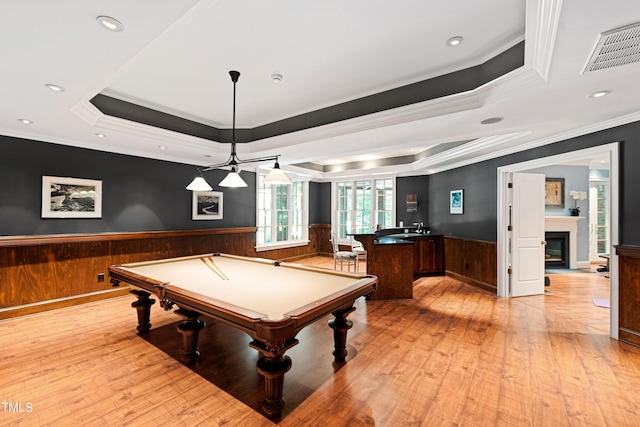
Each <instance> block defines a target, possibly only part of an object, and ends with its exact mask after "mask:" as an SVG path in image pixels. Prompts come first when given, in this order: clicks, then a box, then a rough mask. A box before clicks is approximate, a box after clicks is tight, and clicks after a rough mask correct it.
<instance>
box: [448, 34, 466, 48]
mask: <svg viewBox="0 0 640 427" xmlns="http://www.w3.org/2000/svg"><path fill="white" fill-rule="evenodd" d="M462 40H464V38H462V37H460V36H455V37H451V38H450V39H449V40H447V46H458V45H459V44H460V43H462Z"/></svg>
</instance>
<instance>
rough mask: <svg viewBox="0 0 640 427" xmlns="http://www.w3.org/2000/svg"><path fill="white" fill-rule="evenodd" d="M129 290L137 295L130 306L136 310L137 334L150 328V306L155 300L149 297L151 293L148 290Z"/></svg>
mask: <svg viewBox="0 0 640 427" xmlns="http://www.w3.org/2000/svg"><path fill="white" fill-rule="evenodd" d="M129 292H130V293H132V294H133V295H135V296H136V297H138V300H137V301H134V302H132V303H131V307H133V308H135V309H136V311H137V312H138V327H137V328H136V329H138V333H139V334H146V333H147V332H149V329H151V322H149V319H150V317H151V306H152V305H153V304H155V303H156V300H154V299H151V298H149V296H150V295H151V294H150V293H149V292H145V291H140V290H137V289H132V290H131V291H129Z"/></svg>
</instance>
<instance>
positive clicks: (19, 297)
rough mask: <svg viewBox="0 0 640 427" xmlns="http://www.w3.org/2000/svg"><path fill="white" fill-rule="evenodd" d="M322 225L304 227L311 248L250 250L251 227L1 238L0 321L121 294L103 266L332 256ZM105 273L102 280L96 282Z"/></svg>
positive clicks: (123, 290) (252, 231)
mask: <svg viewBox="0 0 640 427" xmlns="http://www.w3.org/2000/svg"><path fill="white" fill-rule="evenodd" d="M329 230H330V227H329V226H328V225H327V226H324V225H322V226H312V227H310V229H309V240H310V244H309V245H305V246H299V247H295V248H285V249H277V250H270V251H263V252H256V250H255V231H256V229H255V228H254V227H246V228H230V229H214V230H186V231H166V232H140V233H100V234H78V235H58V236H28V237H6V238H4V237H3V238H0V262H1V264H0V319H4V318H9V317H15V316H21V315H24V314H30V313H34V312H38V311H46V310H50V309H54V308H60V307H66V306H71V305H75V304H80V303H84V302H88V301H94V300H98V299H104V298H109V297H112V296H118V295H122V294H124V293H126V292H127V289H124V288H127V287H123V289H118V288H114V287H113V285H112V284H111V283H110V280H109V277H108V271H107V269H108V267H109V266H110V265H114V264H125V263H128V262H137V261H147V260H154V259H164V258H172V257H180V256H187V255H197V254H204V253H211V252H224V253H229V254H234V255H245V256H259V257H262V258H269V259H287V260H295V259H297V258H302V257H306V256H310V255H314V254H316V253H317V252H318V250H317V249H316V248H321V250H323V251H327V250H328V252H329V253H331V250H330V249H327V248H330V246H331V244H330V242H329V243H328V244H327V242H328V241H329ZM98 274H104V281H102V282H99V281H98Z"/></svg>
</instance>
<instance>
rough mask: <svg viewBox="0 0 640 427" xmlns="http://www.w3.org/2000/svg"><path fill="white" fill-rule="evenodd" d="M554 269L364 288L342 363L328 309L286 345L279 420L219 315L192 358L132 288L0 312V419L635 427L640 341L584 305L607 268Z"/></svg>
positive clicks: (170, 325)
mask: <svg viewBox="0 0 640 427" xmlns="http://www.w3.org/2000/svg"><path fill="white" fill-rule="evenodd" d="M305 263H307V264H311V265H319V266H328V267H332V265H333V261H332V260H331V259H326V258H314V259H309V260H307V261H305ZM551 280H552V286H551V287H549V288H548V289H549V291H550V292H548V293H546V294H545V295H543V296H535V297H526V298H512V299H500V298H497V297H496V296H495V295H492V294H490V293H488V292H485V291H482V290H478V289H476V288H473V287H471V286H469V285H466V284H463V283H460V282H457V281H455V280H452V279H449V278H445V277H433V278H422V279H420V280H417V281H416V282H415V285H414V298H413V299H412V300H403V301H370V302H365V301H364V300H362V299H360V300H358V301H357V310H356V311H355V312H354V313H352V314H351V315H350V317H349V318H350V319H351V320H353V321H354V327H353V329H351V330H350V331H349V335H348V343H347V344H348V347H347V348H348V350H349V356H348V359H347V363H346V364H344V365H343V366H341V367H334V366H333V364H332V360H333V356H332V355H331V351H332V343H333V338H332V331H331V330H330V328H328V326H327V325H326V321H325V320H322V321H319V322H316V323H315V324H313V325H311V326H309V327H307V328H306V329H305V330H303V331H302V333H301V334H300V335H299V338H300V344H299V345H298V346H296V347H294V348H293V349H291V350H290V351H289V352H288V353H287V354H289V355H290V356H291V358H292V360H293V368H292V369H291V371H290V372H289V373H287V375H286V376H285V396H284V397H285V400H286V405H287V406H286V409H285V413H284V415H283V418H282V419H280V420H277V423H274V422H272V421H270V420H268V419H266V418H265V417H264V416H262V415H261V414H260V413H259V412H258V411H257V410H256V408H258V407H259V405H260V402H259V399H260V396H261V395H262V392H263V390H262V383H261V379H260V377H259V375H258V374H257V373H256V372H255V362H256V360H257V352H256V351H255V350H252V349H250V348H249V347H248V345H247V343H248V341H249V339H248V337H246V336H245V334H242V333H235V330H233V329H232V328H229V327H226V326H225V325H222V324H217V323H215V322H213V321H210V320H209V321H208V325H207V327H206V328H205V329H204V330H203V331H202V336H201V346H200V349H201V352H202V355H201V357H200V361H199V362H198V364H197V365H196V366H195V367H193V368H190V367H186V366H184V365H182V364H181V363H179V362H178V361H177V360H176V359H175V355H176V354H177V351H178V349H179V347H180V345H181V340H180V336H179V335H178V333H177V332H176V331H175V324H176V321H177V320H178V318H177V316H175V315H174V314H173V313H172V312H164V311H162V309H161V308H160V307H158V304H156V305H154V306H153V309H152V323H153V329H152V332H151V334H150V335H149V337H147V338H143V337H140V336H138V335H137V334H136V333H135V326H136V319H135V312H134V310H133V309H132V308H131V307H130V304H131V302H132V301H133V300H134V298H133V297H128V296H127V297H120V298H115V299H113V300H108V301H103V302H96V303H91V304H86V305H83V306H78V307H72V308H67V309H61V310H57V311H53V312H48V313H42V314H37V315H32V316H27V317H23V318H18V319H12V320H7V321H3V322H0V346H1V349H2V350H1V353H0V372H2V375H1V376H0V400H1V401H2V402H9V403H10V404H11V405H13V406H12V407H7V406H6V404H5V403H2V405H3V406H0V425H25V426H44V425H51V426H67V425H77V426H80V425H82V426H87V425H90V426H92V425H95V426H114V425H119V426H120V425H133V426H164V425H172V426H173V425H179V426H218V425H226V426H271V425H275V424H277V425H282V426H360V425H367V426H374V425H375V426H401V425H416V426H417V425H424V426H587V425H589V426H637V425H640V349H638V348H635V347H632V346H628V345H626V344H622V343H619V342H617V341H614V340H612V339H610V338H609V336H608V328H609V326H608V325H609V323H608V322H609V320H608V316H609V310H608V309H606V308H602V307H596V306H595V305H594V304H593V301H592V298H594V297H595V298H605V299H606V298H608V295H609V294H608V292H609V291H608V280H607V279H605V278H603V277H602V276H601V275H599V274H590V273H584V274H571V275H553V276H552V277H551ZM327 319H328V318H327ZM18 404H19V406H20V408H21V409H23V410H26V408H31V411H30V412H22V413H19V412H18V413H16V412H15V410H16V408H17V406H16V405H18ZM11 408H13V410H12V409H11Z"/></svg>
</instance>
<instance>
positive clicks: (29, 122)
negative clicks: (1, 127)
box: [18, 119, 33, 125]
mask: <svg viewBox="0 0 640 427" xmlns="http://www.w3.org/2000/svg"><path fill="white" fill-rule="evenodd" d="M18 121H19V122H20V123H24V124H25V125H30V124H33V122H32V121H31V120H29V119H18Z"/></svg>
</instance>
